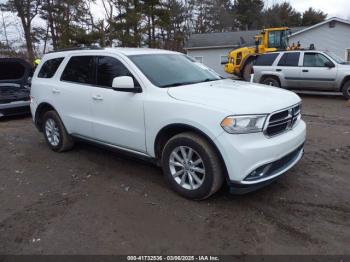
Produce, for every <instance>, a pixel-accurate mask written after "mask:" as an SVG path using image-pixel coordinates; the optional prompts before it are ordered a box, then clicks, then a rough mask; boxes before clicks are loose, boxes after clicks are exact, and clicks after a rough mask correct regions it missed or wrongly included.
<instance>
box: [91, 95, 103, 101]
mask: <svg viewBox="0 0 350 262" xmlns="http://www.w3.org/2000/svg"><path fill="white" fill-rule="evenodd" d="M92 99H93V100H95V101H102V100H103V97H102V96H100V95H95V96H93V97H92Z"/></svg>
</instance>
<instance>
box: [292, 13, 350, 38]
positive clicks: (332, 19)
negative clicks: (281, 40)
mask: <svg viewBox="0 0 350 262" xmlns="http://www.w3.org/2000/svg"><path fill="white" fill-rule="evenodd" d="M332 21H336V22H339V23H343V24H348V25H350V21H349V20H345V19H341V18H339V17H332V18H329V19H327V20H325V21H323V22H321V23H318V24H315V25H313V26H310V27H307V28H304V29H303V30H299V31H297V32H295V33H293V34H292V36H295V35H298V34H301V33H304V32H306V31H309V30H311V29H314V28H316V27H319V26H322V25H324V24H327V23H329V22H332Z"/></svg>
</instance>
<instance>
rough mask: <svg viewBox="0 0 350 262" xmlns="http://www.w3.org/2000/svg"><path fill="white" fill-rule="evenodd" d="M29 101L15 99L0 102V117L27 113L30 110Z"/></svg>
mask: <svg viewBox="0 0 350 262" xmlns="http://www.w3.org/2000/svg"><path fill="white" fill-rule="evenodd" d="M29 106H30V101H16V102H11V103H7V104H0V117H2V116H13V115H22V114H28V113H29V112H30V108H29Z"/></svg>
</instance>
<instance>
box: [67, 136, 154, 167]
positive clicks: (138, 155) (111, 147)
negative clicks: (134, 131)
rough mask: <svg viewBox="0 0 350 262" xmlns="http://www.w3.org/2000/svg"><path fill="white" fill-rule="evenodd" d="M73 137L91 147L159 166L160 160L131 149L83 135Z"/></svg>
mask: <svg viewBox="0 0 350 262" xmlns="http://www.w3.org/2000/svg"><path fill="white" fill-rule="evenodd" d="M71 136H72V137H73V139H74V140H75V141H81V142H85V143H88V144H91V145H96V146H98V147H100V148H105V149H109V150H111V151H113V152H117V153H121V154H123V155H125V156H129V157H135V158H138V159H140V160H143V161H146V162H149V163H152V164H155V165H157V164H158V160H157V159H156V158H154V157H151V156H149V155H147V154H146V153H143V152H139V151H135V150H132V149H129V148H124V147H120V146H117V145H113V144H110V143H106V142H103V141H100V140H95V139H92V138H89V137H85V136H81V135H78V134H71Z"/></svg>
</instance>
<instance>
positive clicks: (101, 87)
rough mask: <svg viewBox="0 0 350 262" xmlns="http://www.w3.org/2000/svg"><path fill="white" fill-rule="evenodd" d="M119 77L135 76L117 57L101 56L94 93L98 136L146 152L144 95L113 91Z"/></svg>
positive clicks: (108, 141) (94, 121)
mask: <svg viewBox="0 0 350 262" xmlns="http://www.w3.org/2000/svg"><path fill="white" fill-rule="evenodd" d="M118 76H132V77H133V75H132V74H131V73H130V71H129V70H128V69H127V67H126V66H125V65H124V64H123V63H122V62H121V60H119V59H117V58H116V57H110V56H99V57H97V86H96V87H94V90H93V92H92V98H93V100H94V101H93V106H92V111H93V112H92V113H93V114H92V123H93V130H94V135H95V137H96V139H97V140H100V141H101V142H104V143H108V144H111V145H115V146H119V147H122V148H125V149H130V150H134V151H138V152H142V153H145V152H146V145H145V123H144V111H143V97H144V93H136V94H135V93H128V92H120V91H115V90H113V89H112V81H113V79H114V78H115V77H118ZM133 78H134V83H135V85H136V86H137V85H139V83H138V81H137V80H136V78H135V77H133Z"/></svg>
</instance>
